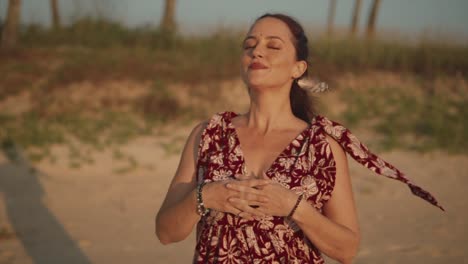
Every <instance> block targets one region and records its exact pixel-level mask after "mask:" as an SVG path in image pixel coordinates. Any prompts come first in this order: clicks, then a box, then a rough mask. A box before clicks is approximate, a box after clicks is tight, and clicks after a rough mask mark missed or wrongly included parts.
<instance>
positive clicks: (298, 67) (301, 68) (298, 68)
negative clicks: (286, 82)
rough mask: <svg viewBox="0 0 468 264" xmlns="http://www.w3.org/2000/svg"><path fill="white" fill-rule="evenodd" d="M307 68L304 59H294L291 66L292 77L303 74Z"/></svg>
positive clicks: (295, 77)
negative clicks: (293, 63)
mask: <svg viewBox="0 0 468 264" xmlns="http://www.w3.org/2000/svg"><path fill="white" fill-rule="evenodd" d="M306 70H307V62H306V61H303V60H301V61H296V63H295V65H294V67H293V72H292V78H293V79H297V78H299V77H301V76H302V74H304V72H305V71H306Z"/></svg>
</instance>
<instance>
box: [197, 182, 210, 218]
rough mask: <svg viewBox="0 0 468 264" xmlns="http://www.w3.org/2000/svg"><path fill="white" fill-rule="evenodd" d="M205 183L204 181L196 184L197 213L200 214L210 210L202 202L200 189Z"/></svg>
mask: <svg viewBox="0 0 468 264" xmlns="http://www.w3.org/2000/svg"><path fill="white" fill-rule="evenodd" d="M205 184H206V182H202V183H200V184H198V186H197V213H198V214H199V215H200V216H205V215H207V214H208V213H209V212H210V209H208V208H206V207H205V205H204V204H203V198H202V190H203V186H205Z"/></svg>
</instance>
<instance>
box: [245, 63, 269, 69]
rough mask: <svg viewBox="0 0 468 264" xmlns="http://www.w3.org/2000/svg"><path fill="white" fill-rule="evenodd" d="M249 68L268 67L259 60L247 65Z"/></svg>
mask: <svg viewBox="0 0 468 264" xmlns="http://www.w3.org/2000/svg"><path fill="white" fill-rule="evenodd" d="M249 69H252V70H262V69H268V67H267V66H266V65H264V64H262V63H260V62H253V63H251V64H250V65H249Z"/></svg>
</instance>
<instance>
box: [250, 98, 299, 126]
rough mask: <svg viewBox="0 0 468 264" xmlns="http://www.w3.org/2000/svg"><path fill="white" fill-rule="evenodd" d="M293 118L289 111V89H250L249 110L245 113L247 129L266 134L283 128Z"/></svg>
mask: <svg viewBox="0 0 468 264" xmlns="http://www.w3.org/2000/svg"><path fill="white" fill-rule="evenodd" d="M294 119H295V116H294V114H293V112H292V110H291V102H290V99H289V89H278V90H273V89H269V90H267V91H262V90H258V89H250V108H249V112H248V113H247V127H250V128H254V129H255V130H258V131H259V132H261V133H264V134H266V133H267V132H269V131H272V130H275V129H278V128H281V127H284V124H288V123H290V122H291V120H294Z"/></svg>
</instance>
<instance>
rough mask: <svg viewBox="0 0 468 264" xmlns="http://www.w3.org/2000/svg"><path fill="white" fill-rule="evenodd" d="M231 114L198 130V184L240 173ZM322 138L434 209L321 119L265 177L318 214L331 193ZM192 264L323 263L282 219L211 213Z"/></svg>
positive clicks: (330, 164)
mask: <svg viewBox="0 0 468 264" xmlns="http://www.w3.org/2000/svg"><path fill="white" fill-rule="evenodd" d="M236 116H237V114H236V113H233V112H224V113H220V114H216V115H214V116H213V117H212V118H211V119H210V121H209V123H208V125H207V127H206V129H205V130H204V131H203V133H202V137H201V141H200V146H199V152H198V161H197V181H198V182H199V183H200V182H212V181H222V180H227V179H234V175H236V174H246V168H245V160H244V157H243V154H242V150H241V147H240V143H239V138H238V136H237V134H236V130H235V128H234V126H233V124H232V122H231V120H232V118H234V117H236ZM327 134H328V135H330V136H332V137H333V138H334V139H335V140H336V141H337V142H338V143H340V144H341V146H342V147H343V148H344V150H345V151H346V152H347V153H348V154H350V155H351V156H352V157H353V158H354V159H356V160H357V161H358V162H360V163H361V164H363V165H364V166H366V167H368V168H370V169H372V170H373V171H375V172H376V173H378V174H381V175H384V176H387V177H390V178H394V179H397V180H400V181H403V182H405V183H407V184H408V185H409V186H410V188H411V190H412V191H413V193H414V194H416V195H418V196H420V197H422V198H424V199H426V200H428V201H429V202H431V203H433V204H434V205H436V206H439V205H438V203H437V201H436V200H435V199H434V198H433V197H432V196H431V195H430V194H429V193H428V192H426V191H424V190H422V189H421V188H419V187H418V186H416V185H414V184H412V183H411V182H409V180H408V179H406V178H405V177H404V175H403V174H402V173H401V172H400V171H398V170H397V169H396V168H394V167H393V166H392V165H390V164H388V163H387V162H385V161H383V160H382V159H380V158H379V157H377V156H375V155H374V154H372V153H371V152H369V150H368V149H367V148H366V147H365V146H364V145H362V144H361V143H360V142H359V141H358V140H357V138H356V137H354V136H353V135H352V134H351V133H350V132H349V130H347V129H346V128H344V127H343V126H341V125H339V124H337V123H335V122H332V121H330V120H328V119H326V118H325V117H321V116H316V117H315V118H314V119H313V120H312V122H311V124H310V126H308V127H307V128H306V129H305V130H303V131H302V132H301V133H300V134H299V135H298V136H297V137H296V138H295V139H294V140H293V141H292V142H290V144H289V145H288V146H287V147H286V148H285V149H284V150H283V151H282V152H281V153H280V154H279V156H278V157H277V158H276V160H275V161H274V162H273V163H272V165H271V166H270V168H268V170H267V171H266V175H267V176H268V177H269V178H271V179H272V180H273V181H276V182H278V183H280V184H282V185H283V186H285V187H286V188H289V189H291V190H292V191H294V192H296V193H297V194H303V195H304V197H305V198H306V200H307V202H309V203H310V204H311V205H313V206H314V207H315V208H316V209H317V210H318V211H319V212H321V211H322V208H323V206H324V204H325V203H326V202H327V201H328V200H329V199H330V197H331V195H332V191H333V187H334V184H335V174H336V169H335V161H334V159H333V154H332V151H331V148H330V145H329V144H328V142H327V141H326V139H325V136H326V135H327ZM439 207H440V206H439ZM440 208H441V207H440ZM194 263H219V264H225V263H226V264H227V263H324V261H323V259H322V257H321V254H320V251H319V250H318V249H317V248H316V247H315V246H314V245H313V244H312V243H311V242H310V240H309V239H308V238H307V237H306V236H305V235H304V233H303V232H302V230H301V229H300V228H299V227H298V226H297V225H296V224H295V223H294V221H291V220H289V219H288V218H285V217H277V216H267V217H264V218H262V219H259V220H246V219H243V218H240V217H238V216H236V215H234V214H231V213H224V212H219V211H215V210H211V212H210V213H209V214H208V215H207V216H205V217H203V218H202V219H201V220H200V222H199V223H198V225H197V244H196V248H195V255H194Z"/></svg>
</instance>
